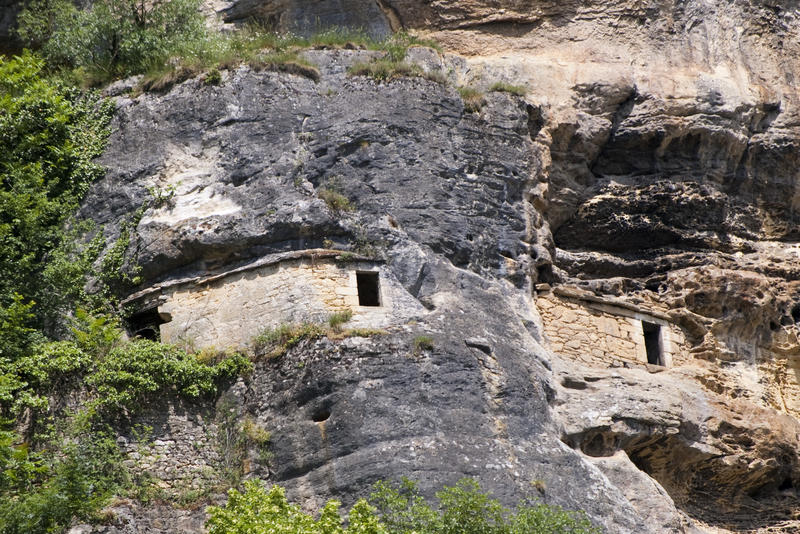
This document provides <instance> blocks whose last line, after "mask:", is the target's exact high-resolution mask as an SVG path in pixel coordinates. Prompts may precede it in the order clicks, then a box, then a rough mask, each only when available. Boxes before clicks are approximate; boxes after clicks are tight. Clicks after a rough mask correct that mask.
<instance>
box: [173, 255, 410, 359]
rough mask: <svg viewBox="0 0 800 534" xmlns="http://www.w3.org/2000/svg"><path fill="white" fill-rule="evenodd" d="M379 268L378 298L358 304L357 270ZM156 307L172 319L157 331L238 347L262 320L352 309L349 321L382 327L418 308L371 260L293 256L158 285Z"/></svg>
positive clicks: (318, 316) (314, 317) (268, 323)
mask: <svg viewBox="0 0 800 534" xmlns="http://www.w3.org/2000/svg"><path fill="white" fill-rule="evenodd" d="M364 271H370V272H376V273H378V274H379V280H380V282H379V290H380V303H381V305H380V306H377V307H375V306H360V305H359V298H358V287H357V282H356V272H364ZM161 295H162V296H161V299H162V301H163V304H162V305H160V306H159V308H158V311H159V313H160V314H162V317H163V316H171V320H170V321H169V322H167V323H164V324H162V325H161V326H160V330H161V339H162V340H163V341H166V342H172V343H183V344H188V345H191V346H194V347H195V348H202V347H210V346H213V347H215V348H217V349H220V350H223V349H227V348H234V349H236V348H242V347H245V346H247V344H248V343H249V342H250V341H251V340H252V339H253V338H254V337H255V336H257V335H258V334H259V333H260V332H262V331H263V330H264V329H266V328H274V327H276V326H278V325H280V324H282V323H297V322H324V321H326V320H327V318H328V317H329V316H330V315H331V314H332V313H335V312H341V311H345V310H351V311H352V312H353V318H352V320H351V321H350V322H349V323H348V325H349V326H353V327H368V328H380V327H384V326H387V325H389V324H396V323H398V322H402V321H403V320H404V319H408V318H411V317H413V316H416V315H418V314H419V313H421V312H422V311H423V309H422V306H421V305H420V304H419V303H418V302H417V301H416V300H414V299H413V298H412V297H411V296H410V295H408V294H407V293H405V290H403V288H402V287H401V286H400V285H399V284H398V283H397V282H396V280H394V278H393V276H392V275H391V274H390V273H389V272H388V271H387V270H385V269H383V268H382V267H381V266H380V265H378V264H377V263H375V262H368V261H352V262H346V263H344V262H336V261H334V260H333V259H319V258H316V259H315V258H314V257H304V258H294V259H289V260H284V261H280V262H276V263H271V264H266V265H262V266H259V267H257V268H254V269H250V270H245V271H240V272H236V273H232V274H228V275H224V276H217V277H213V278H210V279H206V280H204V281H195V282H192V283H187V284H183V285H178V286H173V287H170V288H165V289H162V292H161Z"/></svg>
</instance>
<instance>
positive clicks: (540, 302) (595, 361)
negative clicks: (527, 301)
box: [536, 290, 688, 367]
mask: <svg viewBox="0 0 800 534" xmlns="http://www.w3.org/2000/svg"><path fill="white" fill-rule="evenodd" d="M536 305H537V307H538V308H539V312H540V314H541V317H542V322H543V324H544V334H545V338H546V340H547V341H548V342H549V344H550V348H551V349H552V351H553V352H555V353H556V354H559V355H561V356H566V357H568V358H571V359H574V360H577V361H580V362H582V363H585V364H588V365H595V366H602V367H608V366H631V365H637V366H640V365H646V364H647V363H648V362H647V348H646V345H645V334H644V324H645V323H649V324H651V325H657V326H658V327H659V333H658V335H660V352H661V363H662V364H663V366H665V367H672V366H673V365H680V364H682V363H685V361H686V360H687V359H688V357H687V355H686V351H685V348H684V346H685V340H684V336H683V332H682V331H681V329H680V328H679V327H677V326H676V325H674V324H672V323H670V322H669V321H668V320H667V318H666V317H665V316H662V315H661V314H660V313H658V312H655V311H653V312H651V313H647V312H646V311H644V310H638V309H636V308H634V307H632V306H626V307H622V306H620V305H618V304H616V303H613V302H603V301H602V299H599V298H596V297H595V298H593V299H589V297H588V296H583V295H581V294H580V293H578V292H569V291H565V290H561V291H545V292H542V293H540V294H539V296H538V298H537V300H536Z"/></svg>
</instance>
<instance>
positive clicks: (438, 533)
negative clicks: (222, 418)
mask: <svg viewBox="0 0 800 534" xmlns="http://www.w3.org/2000/svg"><path fill="white" fill-rule="evenodd" d="M436 497H437V500H438V501H439V506H438V507H436V508H435V507H433V506H431V505H430V504H428V503H427V502H426V501H425V499H424V498H423V497H422V496H421V495H420V494H419V493H418V491H417V487H416V484H415V483H413V482H411V481H409V480H406V479H404V480H403V481H402V482H401V483H400V484H399V485H392V484H387V483H385V482H379V483H377V484H376V485H375V491H374V492H373V493H372V495H371V496H370V499H369V501H365V500H363V499H362V500H359V501H358V502H356V504H355V505H354V506H353V508H352V509H351V510H350V514H349V525H348V527H347V528H343V527H342V518H341V516H340V515H339V502H338V501H328V503H327V504H325V506H324V507H323V509H322V511H321V512H320V515H319V519H317V520H315V519H314V518H313V517H312V516H311V515H309V514H306V513H304V512H302V511H301V510H300V507H299V506H297V505H294V504H290V503H289V502H288V501H287V500H286V495H285V492H284V490H283V489H282V488H281V487H279V486H273V487H272V488H271V489H269V490H267V489H266V488H265V487H264V485H263V484H262V483H261V482H260V481H256V480H251V481H248V482H245V491H244V492H243V493H242V492H239V491H237V490H230V491H229V492H228V503H227V504H226V505H225V506H224V507H218V506H210V507H209V508H208V509H207V512H208V515H209V519H208V521H207V523H206V526H207V527H208V534H260V533H267V532H282V533H287V534H289V533H291V534H356V533H357V534H600V532H601V531H600V529H599V528H597V527H594V526H593V525H592V524H591V523H590V522H589V520H588V519H586V518H585V516H583V515H582V514H580V513H576V512H569V511H566V510H563V509H561V508H559V507H557V506H547V505H543V504H538V505H534V506H528V505H522V506H520V507H518V508H517V509H516V510H515V511H513V512H512V511H510V510H508V509H506V508H505V507H503V506H502V505H501V504H500V503H499V502H498V501H497V500H496V499H493V498H492V497H491V496H489V495H487V494H485V493H483V492H481V490H480V487H479V486H478V483H477V482H475V481H474V480H472V479H468V478H466V479H462V480H461V481H459V482H458V483H457V484H456V485H455V486H452V487H445V488H444V489H443V490H442V491H440V492H438V493H437V494H436Z"/></svg>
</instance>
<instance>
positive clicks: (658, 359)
mask: <svg viewBox="0 0 800 534" xmlns="http://www.w3.org/2000/svg"><path fill="white" fill-rule="evenodd" d="M642 330H643V331H644V347H645V349H646V350H647V363H650V364H653V365H664V358H663V356H662V354H661V350H662V347H661V327H660V326H658V325H657V324H653V323H648V322H645V321H642Z"/></svg>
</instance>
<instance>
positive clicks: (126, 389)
mask: <svg viewBox="0 0 800 534" xmlns="http://www.w3.org/2000/svg"><path fill="white" fill-rule="evenodd" d="M249 368H250V362H249V361H248V360H247V359H246V358H244V357H243V356H241V355H234V356H231V357H230V358H226V359H224V360H222V361H221V362H220V363H218V364H217V365H214V366H209V365H205V364H202V363H200V362H199V361H198V360H197V358H196V357H195V356H194V355H192V354H187V353H186V352H184V351H182V350H180V349H178V348H176V347H173V346H171V345H165V344H163V343H158V342H155V341H150V340H148V339H136V340H133V341H131V342H129V343H126V344H124V345H122V346H120V347H117V348H114V349H112V350H111V351H110V352H109V353H108V355H107V356H106V357H105V358H103V359H101V360H100V361H99V362H97V364H96V367H95V369H94V371H93V372H92V373H91V374H90V375H89V376H88V377H87V378H86V383H87V384H88V385H89V386H91V387H93V388H94V389H95V390H96V391H97V400H96V401H95V402H96V403H97V404H98V406H100V407H102V408H111V409H119V408H125V409H127V410H129V411H132V410H134V409H135V408H136V407H137V406H140V405H141V403H142V401H143V400H144V399H145V398H146V397H147V396H148V395H152V394H153V393H157V392H164V393H168V392H172V393H176V394H178V395H181V396H185V397H190V398H191V397H200V396H201V395H209V394H212V393H215V392H216V391H217V381H218V380H219V379H220V378H223V377H233V376H237V375H238V374H239V373H241V372H242V371H244V370H246V369H249Z"/></svg>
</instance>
